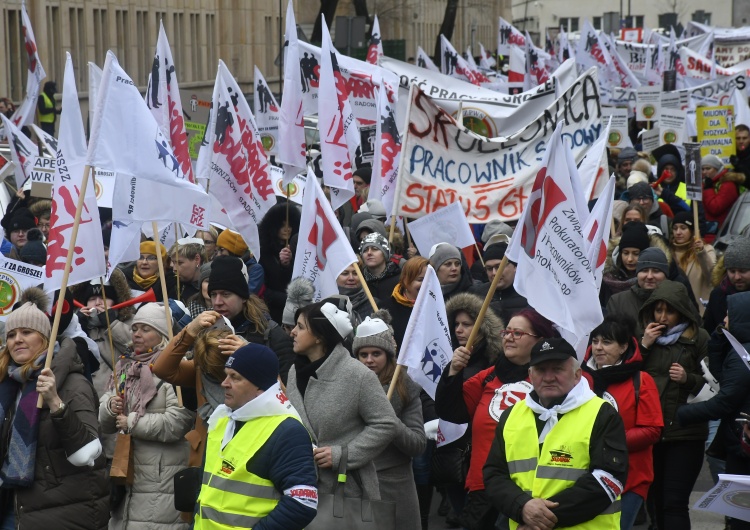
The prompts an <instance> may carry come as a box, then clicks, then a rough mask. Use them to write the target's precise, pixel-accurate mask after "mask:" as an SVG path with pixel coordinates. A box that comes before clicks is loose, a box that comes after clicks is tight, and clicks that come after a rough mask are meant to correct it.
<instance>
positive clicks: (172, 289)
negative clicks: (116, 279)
mask: <svg viewBox="0 0 750 530" xmlns="http://www.w3.org/2000/svg"><path fill="white" fill-rule="evenodd" d="M159 257H161V260H162V263H164V279H165V281H166V284H167V296H168V297H169V298H173V299H177V279H176V278H175V275H174V272H173V271H172V269H171V268H170V267H167V249H166V248H165V247H164V245H162V244H161V243H159V250H158V252H157V249H156V243H155V242H153V241H143V242H142V243H141V255H140V256H138V259H137V260H136V261H135V262H133V263H131V264H130V265H128V266H126V267H123V268H122V272H123V273H125V278H127V280H128V285H129V286H130V288H131V289H132V290H133V296H138V295H140V294H142V293H145V292H146V291H148V290H149V289H153V290H154V294H155V295H156V301H157V302H161V301H162V299H163V296H162V290H161V284H160V283H161V280H159V263H157V259H159Z"/></svg>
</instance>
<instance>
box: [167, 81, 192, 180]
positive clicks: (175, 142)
mask: <svg viewBox="0 0 750 530" xmlns="http://www.w3.org/2000/svg"><path fill="white" fill-rule="evenodd" d="M167 103H168V105H169V140H170V141H171V142H172V151H173V152H174V156H175V158H177V161H178V162H179V163H180V167H181V168H182V173H183V174H184V175H185V177H186V178H187V179H188V180H189V181H190V182H195V180H194V179H193V165H192V164H191V163H190V152H189V151H188V143H187V134H185V121H184V120H183V119H182V112H180V109H178V108H177V104H176V103H175V102H174V101H172V98H171V97H169V95H167Z"/></svg>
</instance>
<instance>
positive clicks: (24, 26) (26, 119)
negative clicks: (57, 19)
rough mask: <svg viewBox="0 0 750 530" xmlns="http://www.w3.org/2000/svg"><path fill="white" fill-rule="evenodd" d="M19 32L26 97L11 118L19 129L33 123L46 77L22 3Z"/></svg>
mask: <svg viewBox="0 0 750 530" xmlns="http://www.w3.org/2000/svg"><path fill="white" fill-rule="evenodd" d="M21 31H22V32H23V44H24V48H25V49H26V59H27V64H26V67H27V69H28V70H27V77H26V96H25V97H24V99H23V102H22V103H21V104H20V105H19V106H18V108H17V109H16V112H14V113H13V116H12V118H11V120H12V121H13V123H14V124H15V125H16V126H17V127H19V128H20V127H23V126H24V125H28V124H29V123H31V122H33V121H34V116H35V115H36V106H37V100H38V98H39V94H40V93H41V89H42V79H44V78H45V77H47V73H46V72H45V71H44V67H43V66H42V61H40V60H39V51H38V50H37V47H36V38H34V30H33V29H32V27H31V20H29V15H28V13H27V12H26V4H25V3H23V2H22V3H21Z"/></svg>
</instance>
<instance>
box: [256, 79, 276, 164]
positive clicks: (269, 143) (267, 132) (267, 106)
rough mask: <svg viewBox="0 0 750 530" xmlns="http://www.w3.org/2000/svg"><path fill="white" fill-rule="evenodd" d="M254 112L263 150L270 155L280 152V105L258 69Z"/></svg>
mask: <svg viewBox="0 0 750 530" xmlns="http://www.w3.org/2000/svg"><path fill="white" fill-rule="evenodd" d="M253 112H254V113H255V122H256V125H257V126H258V132H259V133H260V141H261V142H262V143H263V149H265V150H266V153H268V154H269V155H275V154H278V152H279V145H278V144H279V121H280V120H281V118H280V116H279V104H278V103H276V98H274V97H273V93H272V92H271V89H270V88H269V87H268V83H266V79H265V77H263V74H262V73H261V72H260V70H259V69H258V67H257V66H256V67H255V93H254V97H253Z"/></svg>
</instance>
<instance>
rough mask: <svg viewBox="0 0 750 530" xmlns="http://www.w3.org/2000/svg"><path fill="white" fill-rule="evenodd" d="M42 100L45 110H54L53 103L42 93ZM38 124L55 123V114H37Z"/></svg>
mask: <svg viewBox="0 0 750 530" xmlns="http://www.w3.org/2000/svg"><path fill="white" fill-rule="evenodd" d="M42 98H43V99H44V107H45V108H47V109H54V108H55V102H54V101H52V99H50V97H49V96H48V95H47V94H45V93H44V92H42ZM39 123H55V113H54V112H50V113H49V114H42V113H39Z"/></svg>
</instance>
